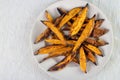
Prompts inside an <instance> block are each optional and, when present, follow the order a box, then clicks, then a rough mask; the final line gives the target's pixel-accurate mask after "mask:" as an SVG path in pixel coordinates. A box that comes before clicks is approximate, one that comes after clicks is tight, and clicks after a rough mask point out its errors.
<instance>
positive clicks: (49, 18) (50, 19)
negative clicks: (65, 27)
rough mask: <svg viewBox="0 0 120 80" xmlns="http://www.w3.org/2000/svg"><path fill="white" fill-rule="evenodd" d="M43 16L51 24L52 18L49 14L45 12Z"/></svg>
mask: <svg viewBox="0 0 120 80" xmlns="http://www.w3.org/2000/svg"><path fill="white" fill-rule="evenodd" d="M45 16H46V18H47V20H48V21H50V22H53V17H52V16H51V14H50V13H49V12H48V11H47V10H46V11H45Z"/></svg>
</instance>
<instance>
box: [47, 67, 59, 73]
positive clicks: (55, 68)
mask: <svg viewBox="0 0 120 80" xmlns="http://www.w3.org/2000/svg"><path fill="white" fill-rule="evenodd" d="M57 70H58V67H54V68H53V67H51V68H49V69H48V71H51V72H52V71H57Z"/></svg>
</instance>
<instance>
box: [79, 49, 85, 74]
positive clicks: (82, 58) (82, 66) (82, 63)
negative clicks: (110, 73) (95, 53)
mask: <svg viewBox="0 0 120 80" xmlns="http://www.w3.org/2000/svg"><path fill="white" fill-rule="evenodd" d="M86 62H87V61H86V55H85V51H84V49H83V47H81V48H80V51H79V63H80V69H81V70H82V71H83V72H85V73H87V71H86V65H87V64H86Z"/></svg>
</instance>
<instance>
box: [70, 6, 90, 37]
mask: <svg viewBox="0 0 120 80" xmlns="http://www.w3.org/2000/svg"><path fill="white" fill-rule="evenodd" d="M87 11H88V5H86V7H85V8H84V9H83V10H82V11H81V13H80V14H79V15H78V17H77V19H76V20H75V21H74V22H73V24H72V26H71V30H70V33H71V36H73V35H76V34H77V33H78V32H79V30H80V28H81V27H82V25H83V23H84V21H85V19H86V16H87Z"/></svg>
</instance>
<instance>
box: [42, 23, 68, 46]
mask: <svg viewBox="0 0 120 80" xmlns="http://www.w3.org/2000/svg"><path fill="white" fill-rule="evenodd" d="M42 23H43V24H45V25H46V26H47V27H48V28H50V29H51V31H52V32H53V33H55V34H56V36H57V37H58V38H59V39H60V40H61V41H62V42H63V43H64V45H66V41H65V38H64V36H63V35H62V33H61V32H60V31H59V30H58V29H57V28H56V26H55V25H54V24H53V23H51V22H49V21H42Z"/></svg>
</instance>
